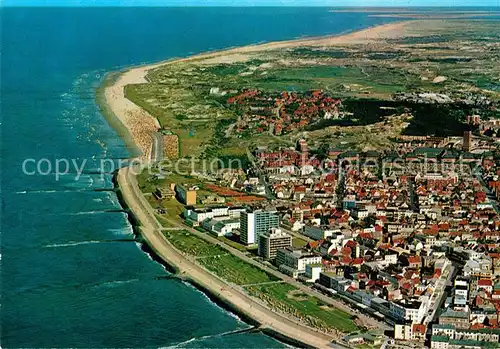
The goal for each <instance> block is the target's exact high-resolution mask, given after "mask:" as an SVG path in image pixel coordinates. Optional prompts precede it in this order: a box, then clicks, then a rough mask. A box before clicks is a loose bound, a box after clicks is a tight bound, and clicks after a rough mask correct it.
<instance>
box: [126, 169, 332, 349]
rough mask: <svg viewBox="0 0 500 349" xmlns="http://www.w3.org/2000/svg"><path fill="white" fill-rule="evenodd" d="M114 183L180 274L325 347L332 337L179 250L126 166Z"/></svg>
mask: <svg viewBox="0 0 500 349" xmlns="http://www.w3.org/2000/svg"><path fill="white" fill-rule="evenodd" d="M118 185H119V188H120V191H121V192H122V195H123V198H124V200H125V202H126V203H127V205H128V207H130V209H131V210H132V211H133V212H134V215H135V216H136V218H137V219H138V220H139V222H140V223H141V227H140V229H141V234H142V236H143V238H144V239H145V241H146V242H147V243H148V245H149V246H151V248H152V249H153V250H154V251H155V253H156V254H157V255H158V256H159V257H160V258H162V259H163V260H164V261H166V262H167V263H169V264H173V265H175V266H176V267H177V268H178V270H179V273H180V276H187V277H189V278H190V279H192V280H193V281H194V282H196V283H198V284H199V285H201V286H203V287H204V288H206V289H208V290H210V291H211V292H212V293H213V294H215V295H217V296H218V297H220V298H221V299H223V300H225V301H226V302H228V303H229V304H232V305H233V306H235V307H237V308H238V309H239V310H240V311H241V312H243V313H245V314H247V316H249V317H251V318H253V319H255V320H256V321H257V322H259V323H260V324H261V326H262V327H268V328H270V329H272V330H274V331H276V332H278V333H281V334H283V335H285V336H287V337H290V338H293V339H296V340H298V341H301V342H303V343H306V344H307V345H310V346H312V347H315V348H329V347H330V342H331V340H332V339H333V337H331V336H328V335H326V334H324V333H321V332H318V331H315V330H313V329H311V328H308V327H306V326H304V325H302V324H301V323H299V322H298V321H295V320H294V319H292V318H290V317H288V316H286V315H285V314H279V313H276V312H274V311H272V310H270V309H269V308H267V307H266V306H265V305H263V304H262V303H260V302H258V301H257V300H256V299H255V298H252V297H250V296H249V295H248V294H246V293H245V292H242V290H241V289H239V288H237V287H234V285H231V284H228V283H227V282H225V281H224V280H222V279H220V278H218V277H216V276H215V275H213V274H211V273H209V272H208V271H207V270H205V269H204V268H202V267H201V266H200V265H198V264H196V263H195V262H194V261H193V260H190V259H189V258H187V257H186V256H185V255H183V254H182V253H180V252H179V251H178V250H177V249H176V248H175V247H173V246H172V245H171V244H170V242H169V241H168V240H167V238H166V237H165V235H164V234H163V233H162V232H161V228H162V227H161V224H160V223H159V222H158V220H157V219H156V217H155V215H154V211H153V209H152V208H151V206H150V205H149V203H148V202H147V201H146V199H145V198H144V196H143V195H142V193H141V192H140V190H139V186H138V183H137V179H136V177H135V176H133V175H132V174H131V173H130V169H129V168H128V167H125V168H122V169H120V171H119V172H118Z"/></svg>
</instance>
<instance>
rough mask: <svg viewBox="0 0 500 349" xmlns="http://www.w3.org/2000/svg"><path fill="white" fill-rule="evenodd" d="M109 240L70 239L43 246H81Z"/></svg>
mask: <svg viewBox="0 0 500 349" xmlns="http://www.w3.org/2000/svg"><path fill="white" fill-rule="evenodd" d="M106 242H109V241H102V240H90V241H70V242H66V243H61V244H49V245H44V246H42V247H43V248H56V247H72V246H80V245H90V244H101V243H106Z"/></svg>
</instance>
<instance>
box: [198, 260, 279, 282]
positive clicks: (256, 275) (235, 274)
mask: <svg viewBox="0 0 500 349" xmlns="http://www.w3.org/2000/svg"><path fill="white" fill-rule="evenodd" d="M198 261H199V262H200V263H201V264H202V265H203V266H204V267H205V268H207V269H208V270H210V271H211V272H213V273H214V274H216V275H217V276H219V277H221V278H223V279H224V280H226V281H229V282H232V283H234V284H237V285H247V284H256V283H261V282H269V281H276V280H278V279H277V278H276V277H274V276H272V275H269V274H267V273H266V272H265V271H263V270H261V269H259V268H257V267H255V266H253V265H251V264H249V263H247V262H245V261H243V260H241V259H240V258H238V257H236V256H233V255H231V254H227V255H223V256H215V257H211V258H203V259H199V260H198Z"/></svg>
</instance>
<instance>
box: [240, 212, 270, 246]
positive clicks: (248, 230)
mask: <svg viewBox="0 0 500 349" xmlns="http://www.w3.org/2000/svg"><path fill="white" fill-rule="evenodd" d="M278 227H279V217H278V215H277V214H276V212H271V211H263V210H257V211H249V212H242V213H241V215H240V230H241V235H240V241H241V242H243V243H245V244H247V245H251V244H255V243H256V242H257V241H258V237H259V235H262V234H264V233H265V232H267V231H268V230H269V229H271V228H278Z"/></svg>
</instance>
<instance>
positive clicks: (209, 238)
mask: <svg viewBox="0 0 500 349" xmlns="http://www.w3.org/2000/svg"><path fill="white" fill-rule="evenodd" d="M166 220H168V221H169V223H170V224H173V225H177V226H182V227H184V229H186V230H188V231H189V232H191V233H193V234H194V235H196V236H198V237H200V238H202V239H204V240H205V241H208V242H210V243H213V244H216V245H218V246H220V247H222V248H224V249H225V250H227V251H229V252H231V254H233V255H235V256H237V257H238V258H240V259H242V260H244V261H245V262H247V263H249V264H252V265H254V266H256V267H258V268H260V269H262V270H264V271H266V272H267V273H269V274H271V275H273V276H275V277H277V278H278V279H280V280H283V281H286V282H287V283H289V284H291V285H293V286H295V287H296V288H298V289H300V290H302V291H303V292H305V293H307V294H310V295H313V296H315V297H317V298H318V299H319V300H321V301H322V302H324V303H326V304H330V305H332V306H334V307H335V308H338V309H341V310H343V311H345V312H348V313H350V314H353V315H354V314H356V315H357V316H358V318H359V319H360V320H361V321H363V323H365V324H366V325H367V326H373V327H376V328H383V329H390V328H389V326H388V325H387V324H385V323H382V322H380V321H377V320H375V319H374V318H371V317H368V316H366V315H364V314H362V313H359V312H356V313H354V310H353V309H352V308H350V307H349V306H347V305H346V304H345V303H343V302H341V301H339V300H337V299H334V298H331V297H329V296H326V295H324V294H323V293H321V292H318V291H316V290H314V289H312V288H311V287H310V286H308V285H304V284H303V283H301V282H298V281H297V280H296V279H294V278H292V277H289V276H287V275H285V274H283V273H281V272H279V271H277V270H275V269H272V268H270V267H268V266H266V265H265V264H262V263H260V262H259V261H257V260H255V259H253V258H250V257H249V256H248V255H247V254H245V253H243V252H241V251H240V250H238V249H236V248H234V247H231V246H229V245H227V244H225V243H224V242H222V241H220V240H219V239H216V238H215V237H213V236H211V235H209V234H208V233H202V232H200V231H198V230H196V229H193V228H191V227H188V226H184V225H181V224H180V223H178V222H175V221H173V220H169V219H166Z"/></svg>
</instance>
